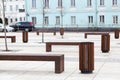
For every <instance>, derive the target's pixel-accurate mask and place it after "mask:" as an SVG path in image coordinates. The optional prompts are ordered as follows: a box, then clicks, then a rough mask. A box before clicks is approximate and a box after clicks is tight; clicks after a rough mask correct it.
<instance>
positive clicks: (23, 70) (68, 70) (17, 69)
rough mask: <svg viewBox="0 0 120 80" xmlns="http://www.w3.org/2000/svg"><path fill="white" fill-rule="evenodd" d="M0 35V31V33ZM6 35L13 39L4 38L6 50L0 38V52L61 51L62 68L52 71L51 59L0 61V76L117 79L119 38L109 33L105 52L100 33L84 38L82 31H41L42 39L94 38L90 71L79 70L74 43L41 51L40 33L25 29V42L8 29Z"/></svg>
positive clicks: (14, 79)
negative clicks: (92, 67) (14, 40)
mask: <svg viewBox="0 0 120 80" xmlns="http://www.w3.org/2000/svg"><path fill="white" fill-rule="evenodd" d="M0 35H4V34H3V33H0ZM7 35H15V36H16V38H17V39H16V43H11V40H10V39H8V40H7V42H8V49H9V50H11V51H9V52H5V51H4V52H3V51H2V50H5V46H4V45H5V44H4V39H2V38H0V53H10V54H24V53H31V54H40V53H43V54H44V53H45V54H50V53H52V54H64V56H65V65H64V66H65V70H64V72H63V73H61V74H55V73H54V62H47V61H0V80H120V76H119V75H120V53H119V51H120V49H119V48H120V40H119V39H115V38H114V33H110V38H111V43H110V45H111V47H110V52H109V53H102V52H101V36H100V35H97V36H95V35H89V36H88V38H87V39H84V33H79V32H76V33H69V32H65V35H64V38H63V39H62V38H61V36H60V34H59V33H57V34H56V36H54V35H53V33H45V34H44V41H45V42H54V41H70V42H71V41H76V42H80V41H81V42H83V41H84V42H85V41H91V42H94V55H95V56H94V58H95V66H94V68H95V69H94V71H93V73H91V74H82V73H81V72H80V70H79V51H78V46H53V49H52V52H46V51H45V49H46V48H45V43H41V40H42V39H41V34H40V35H39V36H38V35H36V33H35V32H30V33H29V41H28V43H23V42H22V34H21V33H20V32H19V33H16V32H8V33H7Z"/></svg>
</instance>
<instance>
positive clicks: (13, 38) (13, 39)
mask: <svg viewBox="0 0 120 80" xmlns="http://www.w3.org/2000/svg"><path fill="white" fill-rule="evenodd" d="M0 38H5V36H0ZM6 38H11V42H12V43H15V42H16V36H6Z"/></svg>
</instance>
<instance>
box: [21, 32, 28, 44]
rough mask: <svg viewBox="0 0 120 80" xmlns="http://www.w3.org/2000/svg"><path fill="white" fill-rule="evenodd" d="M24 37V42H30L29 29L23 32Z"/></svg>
mask: <svg viewBox="0 0 120 80" xmlns="http://www.w3.org/2000/svg"><path fill="white" fill-rule="evenodd" d="M22 39H23V42H24V43H27V42H28V32H27V31H23V32H22Z"/></svg>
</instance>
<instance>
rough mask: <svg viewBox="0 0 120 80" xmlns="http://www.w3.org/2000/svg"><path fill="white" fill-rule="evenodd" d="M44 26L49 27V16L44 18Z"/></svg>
mask: <svg viewBox="0 0 120 80" xmlns="http://www.w3.org/2000/svg"><path fill="white" fill-rule="evenodd" d="M44 24H45V25H48V24H49V20H48V16H46V17H44Z"/></svg>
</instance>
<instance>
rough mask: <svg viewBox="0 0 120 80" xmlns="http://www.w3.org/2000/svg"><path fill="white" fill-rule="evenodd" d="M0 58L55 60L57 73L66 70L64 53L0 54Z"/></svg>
mask: <svg viewBox="0 0 120 80" xmlns="http://www.w3.org/2000/svg"><path fill="white" fill-rule="evenodd" d="M0 60H13V61H55V73H61V72H63V71H64V54H36V55H35V54H34V55H33V54H23V53H22V54H19V55H18V54H0Z"/></svg>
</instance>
